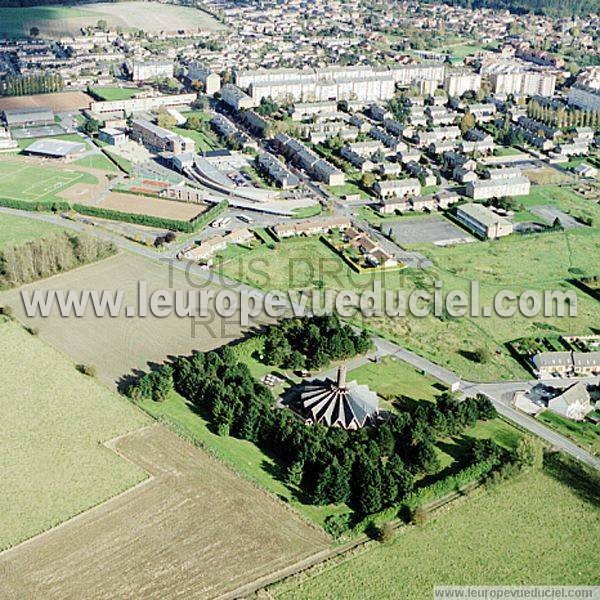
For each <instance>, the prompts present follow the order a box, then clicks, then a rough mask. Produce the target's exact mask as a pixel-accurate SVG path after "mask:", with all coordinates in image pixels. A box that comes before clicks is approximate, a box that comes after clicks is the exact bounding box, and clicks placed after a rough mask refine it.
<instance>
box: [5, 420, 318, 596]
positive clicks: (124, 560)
mask: <svg viewBox="0 0 600 600" xmlns="http://www.w3.org/2000/svg"><path fill="white" fill-rule="evenodd" d="M114 448H115V450H116V451H117V452H118V453H119V454H121V455H122V456H123V457H124V458H126V459H127V460H129V461H131V462H133V463H134V464H135V465H137V466H139V467H140V468H141V469H143V470H145V471H147V472H148V473H149V474H150V475H151V479H150V480H148V481H146V482H145V483H143V484H142V485H140V486H138V487H136V488H134V489H133V490H130V491H129V492H127V493H125V494H122V495H121V496H119V497H117V498H115V499H113V500H111V501H109V502H107V503H105V504H103V505H101V506H99V507H97V508H95V509H93V510H91V511H89V512H87V513H85V514H84V515H82V516H81V517H79V518H77V519H73V520H72V521H70V522H68V523H65V524H64V525H63V526H62V527H60V528H57V529H55V530H53V531H50V532H48V533H47V534H45V535H43V536H41V537H39V538H36V539H33V540H31V541H29V542H27V543H25V544H22V545H21V546H19V547H16V548H14V549H13V550H10V551H8V552H6V553H4V554H2V555H0V573H3V576H4V579H5V581H4V584H3V585H2V588H3V590H4V593H8V596H9V597H12V596H13V595H14V596H15V597H30V598H32V597H44V598H50V597H52V598H81V597H84V596H85V597H90V595H89V593H90V590H93V596H94V597H97V598H128V597H134V596H135V597H143V598H173V597H175V596H178V597H182V598H198V597H204V598H206V597H215V596H217V595H219V594H222V593H224V592H226V591H228V590H232V589H235V588H237V587H238V586H239V585H241V584H243V583H246V582H250V581H253V580H255V579H257V578H259V577H261V576H263V575H266V574H268V573H271V572H273V571H276V570H278V569H280V568H282V567H284V566H286V565H289V564H291V563H295V562H297V561H299V560H301V559H302V558H304V557H306V556H308V555H311V554H313V553H315V552H318V551H320V550H322V549H324V548H325V547H326V546H327V543H328V539H327V537H326V536H325V535H324V534H323V533H321V532H319V531H318V530H317V529H316V528H313V527H310V526H309V525H307V524H305V523H304V522H303V521H302V520H301V519H300V518H299V517H298V516H297V515H296V514H295V513H294V512H293V511H291V510H290V509H288V508H286V507H285V506H284V505H283V504H280V503H277V502H275V501H274V500H272V499H271V498H269V497H268V496H266V495H265V493H264V492H262V491H259V490H258V489H256V488H254V487H253V486H252V485H251V484H250V483H248V482H247V481H245V480H243V479H241V478H240V477H238V476H237V475H235V474H234V473H232V472H231V471H229V470H228V469H227V468H225V467H224V466H223V465H222V464H220V463H219V462H217V461H216V460H215V459H212V458H211V457H209V456H208V455H206V454H205V453H203V452H202V451H201V450H199V449H197V448H196V447H194V446H192V445H191V444H188V443H187V442H185V441H183V440H182V439H180V438H179V437H177V436H176V435H175V434H173V433H171V432H170V431H168V430H167V429H165V428H163V427H162V426H153V427H148V428H145V429H142V430H139V431H137V432H134V433H132V434H130V435H127V436H125V437H122V438H120V439H118V440H117V441H116V443H115V444H114Z"/></svg>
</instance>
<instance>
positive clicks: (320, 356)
mask: <svg viewBox="0 0 600 600" xmlns="http://www.w3.org/2000/svg"><path fill="white" fill-rule="evenodd" d="M371 345H372V343H371V338H370V336H369V334H368V333H367V332H366V331H365V330H364V329H363V330H362V331H361V332H360V333H358V334H356V333H354V331H353V330H352V328H351V327H350V326H348V325H344V324H343V323H341V322H340V320H339V319H338V318H337V316H335V315H333V316H331V315H328V316H322V317H310V318H304V319H289V320H286V321H283V322H282V323H281V324H277V325H272V326H271V327H269V328H268V329H267V332H266V334H265V343H264V353H263V361H264V362H265V363H266V364H268V365H274V366H277V367H283V368H284V369H302V368H307V369H319V368H321V367H323V366H325V365H326V364H328V363H329V362H331V361H333V360H340V359H345V358H350V357H351V356H355V355H356V354H364V353H365V352H367V351H368V350H370V348H371Z"/></svg>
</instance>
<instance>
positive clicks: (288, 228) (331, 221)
mask: <svg viewBox="0 0 600 600" xmlns="http://www.w3.org/2000/svg"><path fill="white" fill-rule="evenodd" d="M351 225H352V223H351V222H350V219H347V218H346V217H323V218H321V219H311V220H308V221H301V222H300V223H289V224H288V223H286V224H283V225H275V227H273V231H274V232H275V234H276V235H277V237H279V238H286V237H293V236H296V235H318V234H320V233H326V232H328V231H333V230H334V229H340V230H342V231H343V230H344V229H347V228H348V227H350V226H351Z"/></svg>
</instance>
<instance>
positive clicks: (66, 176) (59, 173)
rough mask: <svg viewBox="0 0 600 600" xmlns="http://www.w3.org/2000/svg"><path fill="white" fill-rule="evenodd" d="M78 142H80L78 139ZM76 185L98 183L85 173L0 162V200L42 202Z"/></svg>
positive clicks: (16, 160)
mask: <svg viewBox="0 0 600 600" xmlns="http://www.w3.org/2000/svg"><path fill="white" fill-rule="evenodd" d="M80 139H81V138H80ZM76 183H91V184H94V183H98V180H97V179H96V178H95V177H94V176H93V175H91V174H89V173H83V172H82V171H77V170H75V169H70V168H69V169H58V168H54V167H51V166H47V167H46V166H36V165H31V164H28V163H24V162H21V161H19V160H18V159H15V160H2V161H0V198H9V199H14V200H26V201H28V202H46V201H53V200H60V199H61V198H60V197H59V196H58V194H59V193H60V192H61V191H63V190H66V189H67V188H69V187H71V186H73V185H74V184H76Z"/></svg>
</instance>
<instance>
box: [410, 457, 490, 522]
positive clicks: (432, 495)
mask: <svg viewBox="0 0 600 600" xmlns="http://www.w3.org/2000/svg"><path fill="white" fill-rule="evenodd" d="M494 466H495V462H494V461H493V460H484V461H481V462H477V463H473V464H472V465H469V466H468V467H465V468H464V469H461V470H460V471H458V472H457V473H453V474H451V475H448V477H445V478H444V479H440V480H438V481H436V482H435V483H432V484H431V485H428V486H426V487H423V488H420V489H418V490H416V491H414V492H412V493H411V494H409V495H408V496H407V497H406V499H405V500H404V502H403V503H402V504H403V505H404V506H406V507H408V508H409V509H411V510H412V509H415V508H417V507H418V506H421V505H423V504H429V503H431V502H435V501H436V500H439V499H440V498H443V497H444V496H447V495H448V494H450V493H452V492H455V491H457V490H459V489H460V488H461V487H463V486H465V485H467V484H469V483H473V482H474V481H478V480H480V479H483V478H484V477H485V476H486V475H488V474H489V473H490V471H491V470H492V469H493V468H494Z"/></svg>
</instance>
